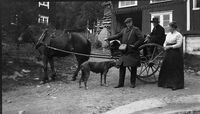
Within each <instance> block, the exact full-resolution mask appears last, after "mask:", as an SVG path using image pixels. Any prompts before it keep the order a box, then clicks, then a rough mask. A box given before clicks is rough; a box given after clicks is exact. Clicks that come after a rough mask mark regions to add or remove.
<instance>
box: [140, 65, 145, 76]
mask: <svg viewBox="0 0 200 114" xmlns="http://www.w3.org/2000/svg"><path fill="white" fill-rule="evenodd" d="M146 69H147V67H145V69H144V70H143V71H142V72H140V74H139V75H141V74H142V73H143V72H144V71H145V70H146Z"/></svg>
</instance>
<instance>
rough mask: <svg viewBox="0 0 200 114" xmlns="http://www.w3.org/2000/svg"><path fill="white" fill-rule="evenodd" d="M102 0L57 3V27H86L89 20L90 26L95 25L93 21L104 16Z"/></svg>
mask: <svg viewBox="0 0 200 114" xmlns="http://www.w3.org/2000/svg"><path fill="white" fill-rule="evenodd" d="M101 4H102V2H99V1H92V2H91V1H87V2H85V1H84V2H81V1H76V2H58V3H57V5H56V18H57V22H56V25H57V27H56V28H60V29H64V28H65V29H72V28H86V25H87V21H88V20H89V24H90V25H89V27H90V28H92V27H93V23H94V22H95V21H96V20H97V18H102V17H103V7H102V6H101Z"/></svg>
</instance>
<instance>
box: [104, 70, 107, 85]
mask: <svg viewBox="0 0 200 114" xmlns="http://www.w3.org/2000/svg"><path fill="white" fill-rule="evenodd" d="M107 73H108V71H106V72H105V73H104V74H103V75H104V85H105V86H106V87H108V84H107V83H106V77H107Z"/></svg>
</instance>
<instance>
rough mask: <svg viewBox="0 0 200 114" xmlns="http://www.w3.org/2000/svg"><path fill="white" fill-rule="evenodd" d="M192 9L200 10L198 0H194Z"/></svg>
mask: <svg viewBox="0 0 200 114" xmlns="http://www.w3.org/2000/svg"><path fill="white" fill-rule="evenodd" d="M192 6H193V7H192V10H200V7H197V0H193V5H192Z"/></svg>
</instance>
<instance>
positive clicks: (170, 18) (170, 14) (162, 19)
mask: <svg viewBox="0 0 200 114" xmlns="http://www.w3.org/2000/svg"><path fill="white" fill-rule="evenodd" d="M167 14H168V15H169V22H172V21H173V10H168V11H159V12H151V13H150V15H151V20H152V19H153V17H155V16H159V19H160V20H159V21H160V25H161V26H162V27H163V28H164V26H163V24H164V15H167ZM152 30H153V23H151V31H152ZM165 33H169V31H166V30H165Z"/></svg>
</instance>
